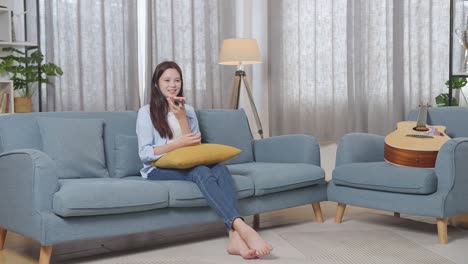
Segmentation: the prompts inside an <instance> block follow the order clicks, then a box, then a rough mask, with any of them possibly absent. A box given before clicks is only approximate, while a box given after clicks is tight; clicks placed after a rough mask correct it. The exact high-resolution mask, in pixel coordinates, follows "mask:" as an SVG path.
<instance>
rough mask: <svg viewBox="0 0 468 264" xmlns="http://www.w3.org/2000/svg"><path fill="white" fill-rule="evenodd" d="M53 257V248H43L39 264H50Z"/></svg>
mask: <svg viewBox="0 0 468 264" xmlns="http://www.w3.org/2000/svg"><path fill="white" fill-rule="evenodd" d="M51 256H52V246H41V254H40V255H39V264H49V263H50V257H51Z"/></svg>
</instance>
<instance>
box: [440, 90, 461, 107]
mask: <svg viewBox="0 0 468 264" xmlns="http://www.w3.org/2000/svg"><path fill="white" fill-rule="evenodd" d="M435 100H436V104H437V106H449V95H448V93H441V94H439V95H438V96H437V97H436V98H435ZM452 106H458V102H457V99H455V98H453V97H452Z"/></svg>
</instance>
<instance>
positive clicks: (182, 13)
mask: <svg viewBox="0 0 468 264" xmlns="http://www.w3.org/2000/svg"><path fill="white" fill-rule="evenodd" d="M148 6H149V10H150V12H149V14H148V17H149V18H148V20H149V23H148V25H149V27H148V31H149V34H148V35H149V36H151V37H150V39H149V40H148V46H149V48H148V58H150V60H149V61H148V63H147V67H148V69H147V77H146V80H147V84H146V87H147V90H146V99H145V102H146V103H147V102H148V100H149V96H148V95H149V92H150V81H151V75H152V74H153V71H154V69H155V67H156V65H157V64H158V63H160V62H162V61H165V60H173V61H175V62H177V63H178V64H179V66H180V67H181V69H182V72H183V78H184V93H185V96H187V98H188V103H189V104H191V105H193V106H194V107H195V108H226V107H229V100H230V96H231V89H232V85H233V82H234V73H235V68H232V67H225V66H220V65H218V55H219V50H220V48H221V43H222V40H223V39H224V38H230V37H231V38H232V37H235V35H234V34H235V2H234V1H228V0H158V1H149V2H148Z"/></svg>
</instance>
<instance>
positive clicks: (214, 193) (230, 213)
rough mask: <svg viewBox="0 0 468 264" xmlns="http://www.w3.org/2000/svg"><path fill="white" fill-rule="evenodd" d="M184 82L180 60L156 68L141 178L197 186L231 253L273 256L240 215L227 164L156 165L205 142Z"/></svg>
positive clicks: (141, 121) (142, 125) (143, 128)
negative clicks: (219, 219) (217, 219)
mask: <svg viewBox="0 0 468 264" xmlns="http://www.w3.org/2000/svg"><path fill="white" fill-rule="evenodd" d="M183 84H184V83H183V79H182V71H181V69H180V67H179V66H178V65H177V64H176V63H175V62H172V61H165V62H162V63H160V64H159V65H158V66H157V67H156V69H155V70H154V73H153V78H152V82H151V99H150V103H149V105H145V106H143V107H142V108H140V110H139V111H138V117H137V124H136V132H137V135H138V149H139V155H140V158H141V160H142V162H143V164H144V167H143V169H142V170H141V175H142V176H143V177H144V178H147V179H149V180H154V181H163V180H182V181H191V182H194V183H195V184H197V186H198V188H200V191H201V192H202V193H203V195H204V196H205V198H206V200H207V201H208V204H209V205H210V207H211V208H212V209H213V210H215V211H216V213H218V215H219V216H220V217H222V218H223V220H224V223H225V224H226V226H227V228H228V230H229V243H228V247H227V251H228V253H229V254H235V255H241V256H242V257H243V258H245V259H252V258H257V257H261V256H265V255H268V254H270V252H271V250H272V249H273V248H272V246H271V245H270V244H269V243H268V242H266V241H265V240H263V239H262V238H261V237H260V235H259V234H258V233H257V232H256V231H255V230H254V229H253V228H251V227H250V226H249V225H247V224H246V223H245V222H244V220H243V219H242V217H241V216H240V214H239V212H238V209H237V198H236V192H235V190H234V187H233V184H232V178H231V174H230V172H229V170H228V169H227V167H226V166H225V165H223V164H216V165H213V166H209V167H207V166H197V167H194V168H191V169H186V170H178V169H162V168H158V167H154V166H153V165H151V162H153V161H155V160H157V159H158V158H160V157H161V156H163V155H164V154H165V153H167V152H170V151H172V150H175V149H177V148H180V147H185V146H192V145H197V144H200V142H201V135H200V131H199V127H198V120H197V117H196V115H195V111H194V109H193V107H192V106H190V105H188V104H185V97H183V96H184V89H183V86H184V85H183Z"/></svg>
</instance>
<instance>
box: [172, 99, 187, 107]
mask: <svg viewBox="0 0 468 264" xmlns="http://www.w3.org/2000/svg"><path fill="white" fill-rule="evenodd" d="M174 104H175V105H177V106H179V105H180V104H182V105H183V104H185V97H174Z"/></svg>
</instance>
